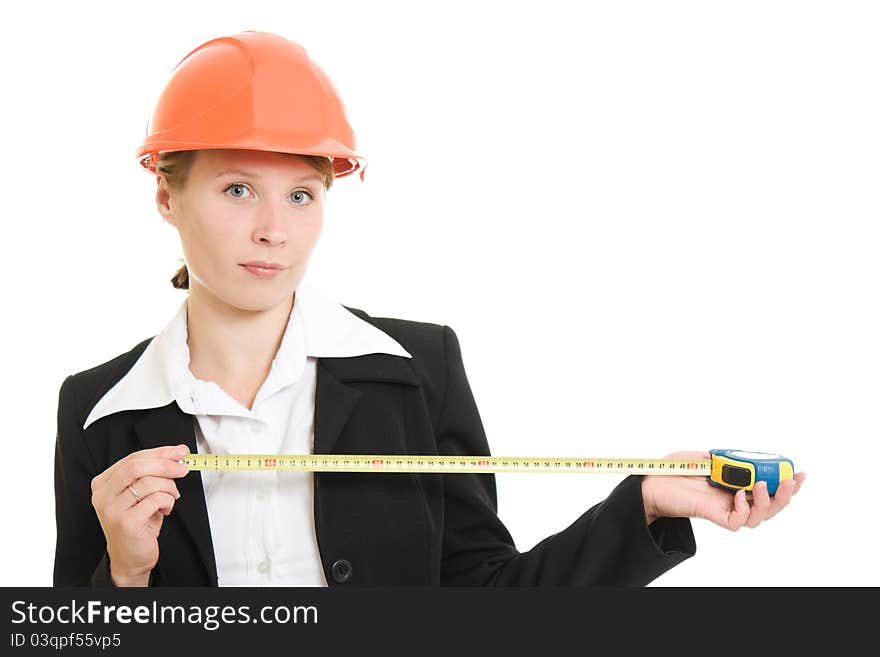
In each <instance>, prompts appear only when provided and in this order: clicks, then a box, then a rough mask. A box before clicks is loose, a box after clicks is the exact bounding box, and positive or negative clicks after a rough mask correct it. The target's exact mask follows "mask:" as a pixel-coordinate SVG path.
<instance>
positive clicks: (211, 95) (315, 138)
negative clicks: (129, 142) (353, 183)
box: [137, 30, 367, 181]
mask: <svg viewBox="0 0 880 657" xmlns="http://www.w3.org/2000/svg"><path fill="white" fill-rule="evenodd" d="M208 148H242V149H251V150H259V151H276V152H279V153H297V154H301V155H322V156H325V157H327V158H329V159H330V160H331V162H332V163H333V171H334V174H335V176H336V177H337V178H340V177H342V176H347V175H348V174H351V173H354V172H355V171H360V178H361V181H363V179H364V170H365V169H366V166H367V162H366V159H365V158H364V157H362V156H361V155H358V154H357V153H356V152H355V150H354V149H355V143H354V133H353V131H352V129H351V126H350V125H349V124H348V119H347V118H346V116H345V106H344V105H343V103H342V100H341V99H340V97H339V95H338V94H337V93H336V89H335V88H334V86H333V84H332V83H331V82H330V80H329V79H328V78H327V76H326V75H325V74H324V72H323V71H322V70H321V69H320V68H318V66H317V65H316V64H315V63H314V62H313V61H312V60H311V59H310V58H309V56H308V54H306V51H305V49H304V48H303V47H302V46H300V45H298V44H296V43H294V42H292V41H290V40H288V39H285V38H284V37H282V36H279V35H277V34H272V33H270V32H256V31H254V30H248V31H245V32H241V33H239V34H235V35H232V36H225V37H219V38H217V39H212V40H210V41H207V42H205V43H203V44H202V45H200V46H199V47H198V48H196V49H195V50H193V51H191V52H190V53H189V54H188V55H186V57H184V58H183V59H181V60H180V62H178V64H177V66H175V67H174V70H173V71H172V73H171V79H170V80H169V81H168V83H167V84H166V85H165V88H164V90H163V91H162V94H161V95H160V96H159V101H158V103H157V104H156V108H155V109H154V110H153V113H152V115H151V116H150V120H149V123H148V125H147V136H146V138H145V139H144V143H143V144H142V145H141V147H140V148H138V149H137V158H138V160H139V162H140V164H141V165H142V166H143V167H144V168H145V169H146V170H147V171H149V172H151V173H156V162H157V161H158V155H159V153H162V152H166V151H183V150H201V149H208Z"/></svg>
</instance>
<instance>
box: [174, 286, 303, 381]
mask: <svg viewBox="0 0 880 657" xmlns="http://www.w3.org/2000/svg"><path fill="white" fill-rule="evenodd" d="M295 297H296V293H294V294H293V295H292V296H291V297H290V299H289V301H286V302H284V303H282V304H279V305H278V306H276V307H275V308H270V309H268V310H242V309H241V308H235V307H233V306H230V305H229V304H226V303H224V302H223V301H221V300H220V299H218V298H217V297H216V296H214V295H213V294H211V293H210V292H208V291H207V290H205V289H203V288H201V286H198V287H194V286H191V287H190V291H189V296H188V298H187V346H188V347H189V353H190V365H189V368H190V371H191V372H192V373H193V375H195V376H196V377H197V378H199V379H202V380H204V381H214V382H215V383H217V384H218V385H220V386H221V387H222V388H224V389H226V390H227V391H228V390H229V389H230V388H231V387H238V388H242V387H243V388H249V387H252V388H254V394H255V393H256V389H258V388H259V386H260V385H262V383H263V381H265V379H266V376H268V374H269V369H270V368H271V366H272V360H273V359H274V358H275V355H276V354H277V353H278V347H279V346H280V345H281V340H282V338H283V337H284V329H285V328H286V327H287V322H288V320H289V318H290V312H291V310H292V309H293V304H294V300H295Z"/></svg>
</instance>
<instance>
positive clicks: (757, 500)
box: [746, 481, 770, 529]
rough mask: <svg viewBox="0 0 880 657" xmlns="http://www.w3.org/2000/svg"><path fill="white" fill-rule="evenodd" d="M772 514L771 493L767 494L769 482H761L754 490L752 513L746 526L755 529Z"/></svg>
mask: <svg viewBox="0 0 880 657" xmlns="http://www.w3.org/2000/svg"><path fill="white" fill-rule="evenodd" d="M769 512H770V493H768V492H767V482H766V481H759V482H758V483H756V484H755V486H754V488H753V490H752V511H751V513H749V519H748V520H747V521H746V526H747V527H750V528H752V529H754V528H755V527H757V526H758V525H760V524H761V522H762V521H763V520H764V518H766V517H767V514H768V513H769Z"/></svg>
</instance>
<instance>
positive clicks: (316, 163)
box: [156, 151, 334, 290]
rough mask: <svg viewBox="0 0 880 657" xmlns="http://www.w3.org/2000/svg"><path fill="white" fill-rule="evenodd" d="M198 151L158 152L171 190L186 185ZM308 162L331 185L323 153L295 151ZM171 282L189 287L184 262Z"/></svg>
mask: <svg viewBox="0 0 880 657" xmlns="http://www.w3.org/2000/svg"><path fill="white" fill-rule="evenodd" d="M196 153H198V151H170V152H166V153H159V158H158V162H157V163H156V171H157V173H162V174H163V175H164V177H165V181H166V184H167V185H168V187H170V188H171V189H173V190H178V191H180V190H182V189H183V188H184V187H185V186H186V180H187V177H188V176H189V171H190V169H191V168H192V164H193V161H194V160H195V155H196ZM297 155H298V156H299V157H301V158H303V159H304V160H305V161H306V162H307V163H308V164H310V165H311V166H312V167H313V168H314V169H315V170H316V171H317V172H318V173H319V174H321V176H322V177H323V179H324V189H325V190H329V189H330V187H332V186H333V180H334V173H333V163H332V162H331V161H330V159H329V158H327V157H324V156H323V155H305V154H301V153H297ZM171 284H172V285H173V286H174V287H175V288H177V289H179V290H188V289H189V271H188V270H187V268H186V264H185V263H184V264H183V265H182V266H181V267H180V269H178V270H177V271H176V272H175V273H174V276H172V277H171Z"/></svg>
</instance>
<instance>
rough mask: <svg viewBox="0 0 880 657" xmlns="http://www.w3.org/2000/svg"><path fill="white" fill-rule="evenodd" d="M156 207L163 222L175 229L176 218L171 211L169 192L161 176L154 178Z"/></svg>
mask: <svg viewBox="0 0 880 657" xmlns="http://www.w3.org/2000/svg"><path fill="white" fill-rule="evenodd" d="M156 207H157V208H158V210H159V214H161V215H162V216H163V217H164V218H165V221H167V222H168V223H169V224H171V225H172V226H174V227H175V228H176V227H177V218H176V217H175V216H174V212H173V211H172V209H171V192H170V191H169V190H168V183H167V181H166V180H165V178H164V177H163V176H162V175H157V176H156Z"/></svg>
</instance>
